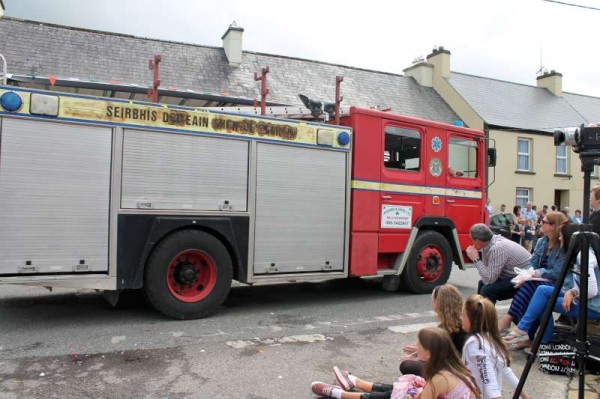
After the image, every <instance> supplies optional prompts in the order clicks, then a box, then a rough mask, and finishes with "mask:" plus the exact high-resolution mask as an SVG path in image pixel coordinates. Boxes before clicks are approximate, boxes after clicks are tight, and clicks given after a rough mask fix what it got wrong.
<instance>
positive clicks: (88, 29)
mask: <svg viewBox="0 0 600 399" xmlns="http://www.w3.org/2000/svg"><path fill="white" fill-rule="evenodd" d="M2 20H11V21H17V22H24V23H29V24H33V25H43V26H49V27H52V28H59V29H65V30H70V31H80V32H89V33H97V34H102V35H110V36H118V37H126V38H130V39H141V40H150V41H154V42H161V43H173V44H183V45H186V46H195V47H206V48H215V49H220V48H223V47H219V46H209V45H205V44H196V43H186V42H179V41H175V40H164V39H156V38H152V37H144V36H136V35H130V34H127V33H118V32H110V31H105V30H97V29H90V28H81V27H78V26H68V25H59V24H55V23H51V22H44V21H34V20H32V19H22V18H16V17H10V16H6V15H4V16H3V17H2Z"/></svg>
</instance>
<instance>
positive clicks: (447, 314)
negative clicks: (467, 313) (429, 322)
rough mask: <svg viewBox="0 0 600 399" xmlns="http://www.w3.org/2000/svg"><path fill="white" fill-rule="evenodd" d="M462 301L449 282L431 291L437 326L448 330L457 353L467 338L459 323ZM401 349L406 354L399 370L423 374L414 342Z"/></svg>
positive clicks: (406, 372) (460, 351)
mask: <svg viewBox="0 0 600 399" xmlns="http://www.w3.org/2000/svg"><path fill="white" fill-rule="evenodd" d="M464 302H465V300H464V299H463V296H462V294H461V293H460V291H459V290H458V288H456V287H455V286H453V285H451V284H446V285H438V286H437V287H435V288H434V289H433V292H432V293H431V308H432V309H433V310H434V312H435V314H436V316H437V319H438V321H439V322H440V324H438V327H440V328H442V329H444V330H446V331H447V332H448V334H449V335H450V338H451V339H452V343H453V344H454V347H455V348H456V350H457V352H458V354H459V355H460V354H461V353H462V348H463V345H464V344H465V341H466V339H467V333H465V332H464V331H463V329H462V323H461V314H462V308H463V304H464ZM402 349H403V350H404V352H406V353H407V354H408V355H407V356H406V357H405V358H404V360H403V361H402V363H400V372H401V373H402V374H414V375H418V376H423V365H424V363H423V362H422V361H421V360H418V359H417V357H416V344H412V345H405V346H404V347H403V348H402Z"/></svg>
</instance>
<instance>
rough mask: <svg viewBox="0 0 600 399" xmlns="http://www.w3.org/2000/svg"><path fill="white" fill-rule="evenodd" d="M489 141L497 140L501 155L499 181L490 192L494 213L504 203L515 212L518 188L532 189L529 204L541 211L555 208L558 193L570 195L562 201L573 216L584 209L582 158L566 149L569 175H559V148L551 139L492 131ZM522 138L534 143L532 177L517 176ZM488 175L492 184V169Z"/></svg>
mask: <svg viewBox="0 0 600 399" xmlns="http://www.w3.org/2000/svg"><path fill="white" fill-rule="evenodd" d="M490 137H491V138H492V139H494V140H495V144H496V149H497V152H498V161H497V164H496V168H495V172H496V181H495V182H494V183H493V184H492V186H490V189H489V197H490V198H491V200H492V206H493V208H494V209H497V208H499V207H500V204H503V203H504V204H506V206H507V208H509V209H512V207H513V206H514V205H515V201H516V188H517V187H524V188H530V189H531V197H530V201H531V202H533V203H534V204H535V205H537V206H538V208H539V209H541V207H542V205H548V206H551V205H553V203H554V192H555V190H565V191H568V192H567V193H564V195H563V197H562V203H561V206H562V207H565V206H568V207H569V208H570V209H571V215H573V213H574V211H575V209H583V173H582V172H581V163H580V160H579V155H578V154H575V153H573V151H572V150H571V148H568V149H567V154H568V155H567V156H568V160H567V164H568V171H567V175H556V173H555V172H556V147H555V146H554V139H553V137H552V135H542V134H527V133H521V132H507V131H499V130H491V131H490ZM519 138H526V139H531V143H532V144H531V145H532V149H531V166H532V172H533V173H532V174H527V173H520V172H517V143H518V139H519ZM489 172H490V180H491V177H492V176H493V173H494V171H493V168H490V171H489ZM593 184H595V183H592V185H593Z"/></svg>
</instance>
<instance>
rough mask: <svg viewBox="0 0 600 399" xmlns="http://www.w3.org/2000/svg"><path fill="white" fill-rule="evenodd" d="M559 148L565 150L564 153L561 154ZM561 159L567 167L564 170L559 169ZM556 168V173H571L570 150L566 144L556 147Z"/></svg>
mask: <svg viewBox="0 0 600 399" xmlns="http://www.w3.org/2000/svg"><path fill="white" fill-rule="evenodd" d="M559 150H563V151H564V155H562V154H559ZM560 161H564V163H565V168H564V170H559V167H558V165H559V162H560ZM555 170H556V172H555V173H556V174H557V175H568V174H569V151H567V146H566V145H565V144H561V145H559V146H558V147H556V165H555Z"/></svg>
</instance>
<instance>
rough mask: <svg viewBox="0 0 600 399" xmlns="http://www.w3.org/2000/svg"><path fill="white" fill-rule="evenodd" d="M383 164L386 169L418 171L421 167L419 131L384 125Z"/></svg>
mask: <svg viewBox="0 0 600 399" xmlns="http://www.w3.org/2000/svg"><path fill="white" fill-rule="evenodd" d="M383 164H384V165H385V167H386V168H388V169H397V170H411V171H418V170H419V169H420V168H421V133H420V132H419V131H417V130H413V129H406V128H401V127H397V126H386V128H385V150H384V152H383Z"/></svg>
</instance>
